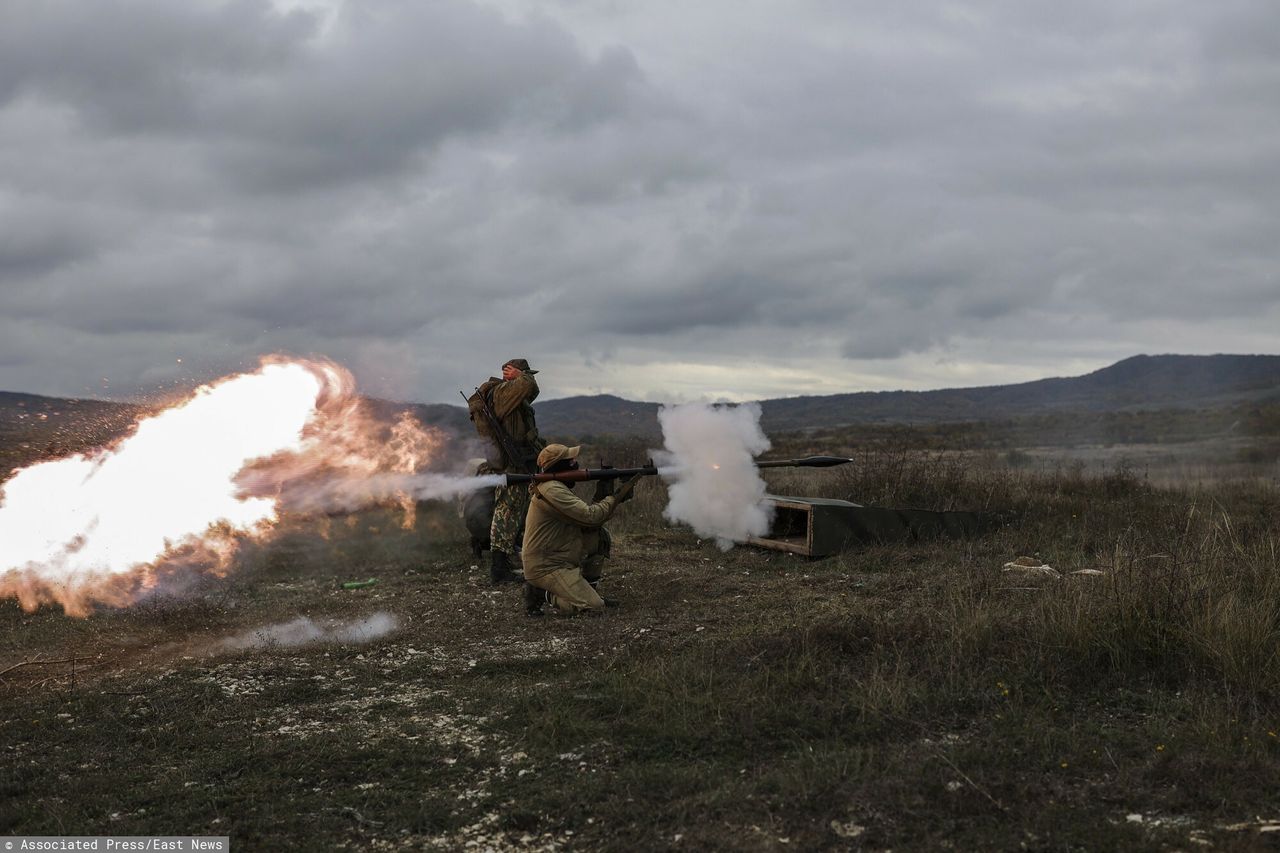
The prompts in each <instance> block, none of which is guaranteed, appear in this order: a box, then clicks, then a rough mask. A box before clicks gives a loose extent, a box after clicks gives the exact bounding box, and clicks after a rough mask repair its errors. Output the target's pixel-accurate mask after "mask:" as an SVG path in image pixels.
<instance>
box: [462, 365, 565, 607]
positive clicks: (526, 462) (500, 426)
mask: <svg viewBox="0 0 1280 853" xmlns="http://www.w3.org/2000/svg"><path fill="white" fill-rule="evenodd" d="M537 372H538V371H536V370H534V369H532V368H530V367H529V362H528V361H526V360H525V359H523V358H513V359H511V360H510V361H508V362H507V363H506V364H504V365H502V378H501V379H499V378H498V377H496V376H490V377H489V379H488V381H486V382H485V383H484V384H483V385H481V386H480V387H479V388H477V389H476V392H475V393H474V394H472V395H471V397H469V398H468V400H467V404H468V408H469V409H470V412H471V420H472V421H473V422H474V423H475V425H476V431H477V432H478V433H480V436H481V437H482V438H484V439H486V440H487V441H488V443H489V452H488V454H487V458H486V460H485V461H486V464H485V466H483V467H484V471H482V473H490V474H505V473H507V472H509V471H511V472H517V473H525V474H529V473H533V467H534V461H535V460H536V458H537V455H538V451H539V450H541V449H542V448H543V447H544V446H545V444H546V442H544V441H543V440H542V439H541V438H540V437H539V436H538V424H537V422H536V421H535V420H534V415H533V406H532V403H533V401H534V400H535V399H536V398H537V396H538V383H537V381H536V380H534V378H533V375H534V374H535V373H537ZM528 509H529V490H528V487H527V486H525V485H524V484H518V485H514V486H498V487H497V489H496V494H495V498H494V506H493V522H492V524H491V525H490V527H489V541H490V543H491V544H490V547H491V548H492V549H493V550H492V554H491V559H492V562H491V564H490V568H489V580H490V581H492V582H493V583H494V584H501V583H519V582H520V580H521V578H520V575H518V574H516V572H515V571H514V569H513V568H512V561H511V558H512V556H513V555H514V554H515V553H516V550H517V547H518V545H519V542H520V539H519V537H520V531H521V529H522V528H523V527H524V517H525V513H526V512H528Z"/></svg>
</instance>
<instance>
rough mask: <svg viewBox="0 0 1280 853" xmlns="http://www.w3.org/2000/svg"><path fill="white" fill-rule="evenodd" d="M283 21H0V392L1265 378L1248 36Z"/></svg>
mask: <svg viewBox="0 0 1280 853" xmlns="http://www.w3.org/2000/svg"><path fill="white" fill-rule="evenodd" d="M295 5H302V6H304V7H305V9H302V10H295V11H290V12H283V11H280V10H279V8H278V7H277V6H275V5H273V4H272V3H270V2H267V0H233V1H232V2H217V0H193V2H188V3H170V2H161V0H97V1H96V2H89V0H40V2H36V1H35V0H15V2H11V3H7V4H5V5H4V6H3V7H0V148H3V150H5V151H6V157H5V159H4V160H3V162H0V316H3V317H4V318H5V320H4V322H5V329H4V331H5V332H6V334H4V335H0V387H5V388H13V389H21V390H33V391H43V392H46V393H79V394H84V393H89V392H94V391H96V392H99V393H108V394H128V393H132V392H133V391H136V390H155V389H156V388H157V387H160V388H162V389H163V388H168V387H170V386H171V385H172V384H173V383H182V382H184V381H193V380H198V379H200V378H207V375H208V374H211V373H216V372H217V371H220V370H227V369H235V368H237V367H239V366H242V365H245V364H248V363H252V361H253V359H254V357H255V356H256V355H257V354H258V353H261V352H265V351H271V350H288V351H292V352H298V353H312V352H318V353H326V354H328V355H331V356H332V357H334V358H337V359H339V360H346V361H349V362H351V363H352V364H353V365H354V366H355V367H356V369H357V372H358V375H359V376H360V378H361V379H362V380H363V381H366V382H368V383H369V384H370V386H371V387H373V388H376V390H377V391H378V393H384V394H387V395H390V396H398V397H401V398H406V399H427V400H445V401H449V402H452V401H453V400H454V398H456V391H457V389H458V388H466V389H469V388H470V387H472V386H473V385H474V384H475V383H476V382H477V381H479V380H480V379H482V378H483V377H484V376H485V375H487V374H488V373H490V372H492V371H493V370H495V369H496V366H497V365H498V364H500V363H501V362H502V361H503V360H505V359H506V358H509V357H511V356H512V355H516V354H520V355H524V356H527V357H529V358H530V359H531V360H533V361H534V362H535V364H538V365H539V366H542V367H544V369H545V372H544V373H543V374H542V375H541V376H542V378H543V379H544V380H545V382H544V389H545V391H544V393H545V394H546V395H547V396H555V395H557V394H559V393H579V392H582V391H584V390H602V391H611V392H614V393H621V394H624V395H628V396H647V397H650V398H661V397H663V396H669V397H671V398H673V399H674V398H682V399H683V398H687V397H689V396H696V395H697V394H699V393H704V394H707V395H711V396H730V397H733V396H774V395H779V394H783V393H801V392H807V393H825V392H835V391H843V390H856V389H858V388H864V387H935V386H937V385H939V384H982V383H992V382H1003V381H1015V380H1021V379H1026V378H1032V377H1033V376H1036V375H1045V374H1049V373H1062V372H1064V369H1065V368H1067V367H1072V366H1074V367H1078V368H1079V369H1082V370H1083V369H1089V368H1092V367H1097V366H1099V365H1101V364H1103V363H1105V362H1107V361H1110V360H1112V359H1115V358H1119V357H1123V356H1125V355H1129V354H1132V353H1133V352H1137V351H1168V350H1169V349H1185V350H1186V351H1231V350H1241V349H1254V350H1268V349H1270V350H1274V348H1275V344H1274V337H1273V333H1272V332H1271V330H1272V329H1274V328H1275V323H1276V322H1277V321H1278V320H1280V282H1277V278H1276V273H1275V270H1276V268H1277V248H1276V245H1275V240H1274V237H1273V235H1274V234H1275V233H1276V230H1277V227H1278V226H1280V222H1277V219H1278V218H1280V202H1277V201H1276V199H1277V198H1280V192H1278V190H1280V185H1278V184H1280V51H1277V50H1276V47H1277V46H1278V43H1277V37H1276V35H1275V33H1277V32H1280V26H1277V24H1280V11H1276V10H1274V9H1273V8H1272V7H1271V6H1270V5H1269V4H1267V3H1265V2H1262V0H1228V2H1225V3H1219V4H1212V5H1204V4H1193V3H1190V2H1186V3H1181V2H1180V3H1172V4H1170V3H1163V2H1162V3H1154V2H1138V3H1131V4H1124V5H1120V6H1117V5H1116V4H1113V3H1103V2H1101V0H1089V2H1084V3H1078V4H1072V5H1070V6H1063V5H1062V4H1057V3H1048V2H1030V3H1029V2H1025V0H1003V1H1002V2H997V3H980V4H979V3H966V2H948V3H939V4H923V5H921V4H898V5H892V4H891V5H887V6H886V5H885V4H873V3H869V2H867V3H863V2H856V3H843V2H834V0H808V2H800V3H796V4H791V5H789V6H788V7H787V9H786V10H783V9H781V8H780V7H778V6H776V5H775V4H772V3H768V2H763V0H761V1H760V2H755V0H748V2H740V3H734V4H722V3H705V4H696V6H695V7H693V8H691V7H690V6H689V4H677V3H673V2H657V3H653V4H616V3H612V2H587V0H572V2H570V0H563V2H560V3H551V4H544V5H543V6H541V7H540V9H541V11H540V12H539V14H537V15H530V14H528V13H527V10H526V7H525V4H520V3H515V2H513V0H493V2H492V3H486V4H480V3H475V2H469V0H433V2H425V3H424V2H408V0H370V2H362V3H343V4H336V3H335V4H332V5H331V7H326V4H325V3H324V2H323V0H307V2H305V3H301V4H296V3H295ZM1246 343H1247V344H1249V346H1248V347H1246V346H1245V344H1246ZM179 358H181V359H183V361H182V362H178V359H179ZM104 377H105V378H106V379H107V380H108V381H107V382H105V383H104V382H103V378H104ZM699 389H701V391H700V390H699Z"/></svg>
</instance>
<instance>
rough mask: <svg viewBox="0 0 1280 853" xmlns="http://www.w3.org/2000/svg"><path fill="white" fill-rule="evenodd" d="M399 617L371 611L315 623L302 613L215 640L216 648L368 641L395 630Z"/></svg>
mask: <svg viewBox="0 0 1280 853" xmlns="http://www.w3.org/2000/svg"><path fill="white" fill-rule="evenodd" d="M399 624H400V623H399V620H397V619H396V617H395V616H393V615H392V614H390V613H381V612H380V613H374V614H373V615H371V616H366V617H365V618H363V619H357V620H354V621H352V622H325V623H323V624H317V623H316V622H314V621H312V620H311V619H309V618H307V617H306V616H299V617H298V618H297V619H294V620H292V621H289V622H279V623H276V624H274V625H264V626H262V627H260V628H254V629H252V630H249V631H245V632H244V633H242V634H236V635H235V636H234V637H228V638H226V639H225V640H221V641H220V642H218V643H216V644H215V646H214V648H215V649H217V650H218V651H242V650H245V649H273V648H293V647H295V646H308V645H312V644H314V643H347V644H357V643H369V642H372V641H373V640H376V639H378V638H379V637H385V636H386V635H387V634H390V633H391V632H392V631H394V630H395V629H396V627H397V626H398V625H399Z"/></svg>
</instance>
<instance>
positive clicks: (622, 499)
mask: <svg viewBox="0 0 1280 853" xmlns="http://www.w3.org/2000/svg"><path fill="white" fill-rule="evenodd" d="M642 476H643V475H642V474H632V475H631V476H630V477H628V478H627V479H626V480H624V481H623V482H622V487H621V488H620V489H618V492H617V494H615V495H614V499H615V500H616V501H617V503H618V505H619V506H621V505H622V504H624V503H626V502H627V501H629V500H631V499H632V498H633V497H635V494H636V484H637V483H639V482H640V478H641V477H642Z"/></svg>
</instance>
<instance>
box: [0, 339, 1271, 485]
mask: <svg viewBox="0 0 1280 853" xmlns="http://www.w3.org/2000/svg"><path fill="white" fill-rule="evenodd" d="M370 402H371V404H372V405H373V406H374V408H375V409H376V410H378V411H380V412H381V413H382V414H383V415H384V416H386V417H387V418H388V419H390V418H391V417H392V416H394V415H395V414H396V413H398V412H401V411H405V410H408V411H411V412H413V414H414V416H415V417H417V418H418V419H419V420H420V421H422V422H423V423H425V424H431V425H434V426H439V427H441V428H443V429H445V430H447V431H450V432H453V433H455V434H457V435H460V436H464V437H469V436H470V435H471V434H472V433H471V424H470V423H469V421H468V419H467V412H466V409H465V408H463V407H462V406H451V405H448V404H443V403H435V404H423V403H392V402H387V401H383V400H371V401H370ZM1277 402H1280V356H1275V355H1204V356H1197V355H1157V356H1148V355H1139V356H1134V357H1133V358H1127V359H1125V360H1123V361H1120V362H1117V363H1116V364H1113V365H1111V366H1110V367H1104V368H1102V369H1101V370H1096V371H1094V372H1093V373H1089V374H1086V375H1084V376H1076V377H1069V378H1060V379H1041V380H1037V381H1035V382H1022V383H1018V384H1016V385H992V386H986V387H980V388H948V389H943V390H939V391H874V392H872V391H864V392H857V393H851V394H833V395H827V396H821V397H787V398H782V399H776V400H764V401H762V403H761V406H762V408H763V411H764V415H763V419H762V423H763V425H764V427H765V430H766V431H768V432H770V433H780V432H794V431H801V430H814V429H828V428H831V427H839V426H845V425H866V424H903V425H927V424H945V423H966V422H981V421H997V420H1000V421H1007V420H1011V419H1017V418H1025V417H1039V416H1047V415H1055V414H1063V413H1072V412H1075V413H1080V414H1081V415H1090V416H1093V415H1100V414H1107V413H1122V412H1141V411H1152V410H1169V409H1226V408H1230V407H1238V406H1240V405H1242V404H1254V403H1256V404H1267V403H1272V404H1274V403H1277ZM536 408H537V412H538V425H539V428H540V431H541V432H542V433H543V435H545V436H548V437H551V438H561V439H575V440H589V439H591V438H592V437H597V436H598V437H608V436H615V437H616V436H640V437H645V438H651V437H657V436H658V435H659V434H660V433H659V429H658V418H657V414H658V404H657V403H643V402H635V401H632V400H624V399H622V398H621V397H616V396H614V395H612V394H598V395H595V396H590V397H566V398H562V399H559V400H546V401H539V402H538V403H537V404H536ZM142 411H143V407H140V406H137V405H132V404H128V403H111V402H105V401H102V400H80V399H60V398H55V397H41V396H38V395H34V394H15V393H9V392H0V466H3V465H6V463H7V464H8V465H13V464H26V463H28V462H30V461H31V460H33V459H37V458H40V457H42V456H50V455H62V454H63V453H66V452H70V451H76V450H83V449H87V448H89V447H94V446H98V445H101V444H104V443H106V442H108V441H110V440H111V439H112V438H114V437H116V436H117V435H120V434H121V433H123V432H124V430H126V429H127V428H128V427H129V425H130V424H131V423H132V422H133V420H134V419H135V418H136V417H137V415H138V414H139V413H140V412H142Z"/></svg>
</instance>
